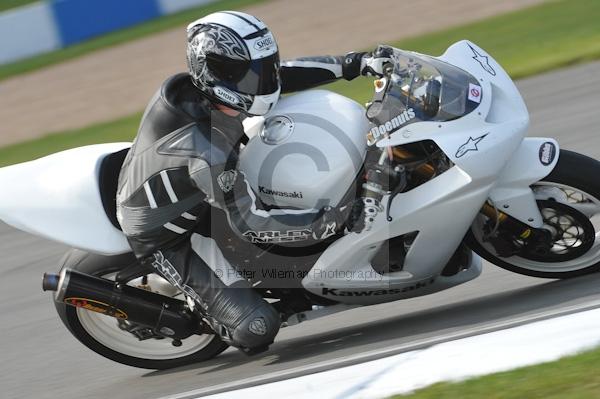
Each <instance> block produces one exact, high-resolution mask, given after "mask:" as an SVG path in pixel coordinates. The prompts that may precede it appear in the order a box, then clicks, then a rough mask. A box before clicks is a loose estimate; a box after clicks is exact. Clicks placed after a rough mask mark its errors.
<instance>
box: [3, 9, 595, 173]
mask: <svg viewBox="0 0 600 399" xmlns="http://www.w3.org/2000/svg"><path fill="white" fill-rule="evenodd" d="M255 1H256V0H225V1H223V2H221V3H218V6H217V5H214V6H212V7H215V8H235V7H241V6H243V5H245V4H250V3H253V2H255ZM203 10H204V11H202V12H200V11H192V12H191V14H193V15H195V16H197V15H198V14H202V13H205V12H209V11H211V10H212V9H210V10H209V9H208V8H203ZM191 14H187V12H186V13H182V14H178V16H175V17H173V18H178V21H179V22H177V23H183V22H184V21H185V22H188V21H189V20H190V19H191ZM598 20H600V1H597V0H570V1H553V2H549V3H545V4H542V5H540V6H536V7H532V8H529V9H524V10H520V11H516V12H512V13H509V14H505V15H501V16H498V17H494V18H490V19H486V20H483V21H480V22H476V23H472V24H468V25H465V26H461V27H457V28H451V29H447V30H444V31H441V32H436V33H432V34H428V35H424V36H420V37H415V38H409V39H405V40H401V41H399V42H395V43H391V44H392V45H394V46H396V47H400V48H405V49H410V50H415V51H419V52H422V53H428V54H433V55H439V54H441V53H443V51H444V50H445V49H446V48H447V47H448V46H449V45H450V44H452V43H454V42H456V41H458V40H462V39H465V38H468V39H470V40H472V41H473V42H475V43H477V44H478V45H480V46H481V47H483V48H484V49H486V50H487V51H488V52H489V53H491V54H492V55H493V56H494V57H495V58H496V59H497V60H498V61H499V62H500V63H501V64H502V65H503V66H504V67H505V68H506V69H507V71H508V72H509V73H510V74H511V75H512V76H513V77H523V76H527V75H530V74H534V73H537V72H541V71H546V70H550V69H553V68H557V67H561V66H565V65H570V64H574V63H578V62H582V61H586V60H591V59H595V58H600V23H599V22H597V21H598ZM154 23H157V24H164V25H163V28H166V27H167V26H166V25H168V24H171V23H172V22H167V21H162V20H158V21H155V22H154ZM170 26H172V25H170ZM170 26H168V27H170ZM132 29H133V31H134V32H137V33H135V34H136V35H138V36H139V35H141V34H142V32H146V33H147V32H148V29H149V28H148V27H145V25H140V26H139V27H136V28H132ZM154 29H156V28H154ZM120 34H125V33H119V34H118V35H120ZM127 35H129V36H131V35H133V33H132V32H130V33H128V34H127ZM119 37H120V39H119V40H121V41H123V40H126V39H125V38H124V37H123V36H119ZM97 40H98V41H102V40H108V39H97ZM111 40H113V43H114V40H116V39H111ZM97 45H99V44H97ZM105 45H109V44H105ZM82 46H83V45H82ZM57 62H58V61H57ZM0 76H1V69H0ZM372 87H373V86H372V80H371V79H364V78H362V79H361V78H358V79H356V80H355V81H353V82H346V81H340V82H336V83H334V84H331V85H329V86H326V88H328V89H331V90H335V91H337V92H339V93H341V94H344V95H346V96H348V97H351V98H354V99H355V100H357V101H359V102H361V103H364V102H365V101H367V100H368V99H369V98H370V97H371V94H372ZM137 117H138V115H135V116H131V117H128V118H124V119H120V120H118V121H114V122H111V123H108V124H101V125H95V126H92V127H89V128H86V129H78V130H75V131H71V132H63V133H59V134H56V135H52V136H49V137H46V138H43V139H40V140H34V141H30V142H26V143H22V144H18V145H15V146H11V147H6V148H4V149H0V165H8V164H11V163H15V162H20V161H25V160H28V159H32V158H35V157H39V156H42V155H46V154H50V153H52V152H55V151H57V150H59V149H64V148H70V147H76V146H79V145H83V144H87V143H93V142H108V141H115V140H128V139H130V138H131V137H132V136H133V135H134V134H135V130H136V126H137V120H136V118H137Z"/></svg>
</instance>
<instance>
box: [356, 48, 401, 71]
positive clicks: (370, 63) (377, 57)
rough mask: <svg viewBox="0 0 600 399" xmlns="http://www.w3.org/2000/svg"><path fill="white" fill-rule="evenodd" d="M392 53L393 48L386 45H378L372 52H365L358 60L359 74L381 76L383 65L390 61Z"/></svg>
mask: <svg viewBox="0 0 600 399" xmlns="http://www.w3.org/2000/svg"><path fill="white" fill-rule="evenodd" d="M392 53H393V50H392V49H391V47H388V46H379V47H377V48H376V49H375V51H373V52H372V53H366V54H365V55H363V57H362V59H361V62H360V74H361V75H363V76H375V77H378V78H381V77H383V75H384V68H385V66H386V65H388V64H391V62H392V59H391V56H392Z"/></svg>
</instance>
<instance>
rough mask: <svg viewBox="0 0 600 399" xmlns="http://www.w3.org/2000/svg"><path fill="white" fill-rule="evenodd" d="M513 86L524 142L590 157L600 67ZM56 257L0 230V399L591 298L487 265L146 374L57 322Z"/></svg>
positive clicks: (351, 344)
mask: <svg viewBox="0 0 600 399" xmlns="http://www.w3.org/2000/svg"><path fill="white" fill-rule="evenodd" d="M519 87H520V88H521V90H522V93H523V95H524V97H525V99H526V102H527V104H528V106H529V108H530V111H531V116H532V120H531V126H532V127H531V133H530V135H538V136H551V137H556V138H557V139H558V140H559V142H560V143H561V145H562V147H563V148H569V149H572V150H576V151H580V152H582V153H584V154H587V155H590V156H594V157H597V158H600V134H598V133H599V132H598V126H600V112H598V103H599V101H598V99H597V98H598V96H597V93H598V92H600V63H593V64H588V65H584V66H579V67H575V68H571V69H565V70H561V71H558V72H554V73H550V74H546V75H541V76H538V77H534V78H531V79H527V80H524V81H521V82H519ZM3 189H6V188H3ZM448 234H452V232H451V231H449V232H448ZM64 251H65V248H64V247H63V246H61V245H57V244H55V243H51V242H49V241H45V240H42V239H39V238H36V237H33V236H31V235H28V234H26V233H22V232H19V231H16V230H14V229H12V228H9V227H7V226H5V225H0V253H1V254H2V258H0V259H1V260H0V337H1V340H0V364H1V366H0V367H1V372H0V398H32V397H35V398H37V399H41V398H62V399H70V398H114V399H117V398H157V397H162V396H166V395H175V394H179V393H182V392H186V391H190V390H195V389H200V388H203V389H206V388H211V387H214V386H218V385H221V384H226V383H229V384H231V383H236V382H239V381H243V380H245V379H249V378H250V379H252V378H258V379H259V380H260V379H264V378H265V376H268V378H269V379H274V378H278V377H277V374H276V373H286V372H289V371H290V370H292V373H293V374H298V373H306V372H308V371H311V370H314V367H319V368H320V369H323V368H331V367H335V366H336V365H339V364H340V363H351V362H353V361H356V357H357V356H360V355H361V354H366V355H365V356H368V357H369V358H373V357H376V356H379V355H381V354H380V353H378V352H379V351H381V350H391V351H396V352H398V351H402V350H407V349H410V348H412V347H419V346H423V345H427V344H430V343H431V342H434V341H436V340H444V339H449V338H450V337H452V336H461V335H470V334H473V333H476V332H479V331H485V330H493V329H498V328H502V327H503V326H506V325H507V324H511V323H522V322H524V321H526V320H528V319H530V318H536V317H549V315H550V314H551V313H553V312H559V313H560V312H569V311H571V310H572V308H573V307H586V306H594V303H597V302H599V301H600V275H593V276H586V277H583V278H578V279H573V280H568V281H548V280H541V279H534V278H527V277H523V276H519V275H516V274H512V273H509V272H505V271H503V270H501V269H499V268H497V267H494V266H492V265H490V264H485V267H484V273H483V275H482V276H481V277H480V278H479V279H476V280H474V281H472V282H469V283H467V284H465V285H462V286H460V287H457V288H453V289H451V290H448V291H445V292H442V293H439V294H434V295H430V296H427V297H422V298H417V299H412V300H406V301H400V302H396V303H389V304H383V305H378V306H372V307H368V308H360V309H355V310H352V311H348V312H344V313H339V314H336V315H333V316H329V317H327V318H323V319H319V320H317V321H312V322H307V323H303V324H300V325H298V326H295V327H290V328H286V329H283V330H282V331H281V333H280V336H279V337H278V339H277V342H276V343H275V344H274V345H273V346H272V348H271V350H270V351H269V352H267V353H265V354H263V355H260V356H257V357H253V358H247V357H245V356H244V355H242V354H240V353H238V352H237V351H235V350H228V351H226V352H224V353H223V354H221V355H220V356H218V357H217V358H215V359H213V360H211V361H209V362H206V363H202V364H196V365H191V366H188V367H184V368H180V369H175V370H170V371H161V372H152V371H147V370H141V369H135V368H130V367H127V366H122V365H120V364H117V363H113V362H111V361H109V360H106V359H104V358H102V357H100V356H98V355H96V354H95V353H93V352H91V351H90V350H88V349H87V348H85V347H84V346H82V345H81V344H80V343H79V342H78V341H76V340H75V338H73V337H72V336H70V334H69V333H68V332H67V330H66V329H65V328H64V326H63V325H62V324H61V322H60V320H59V319H58V317H57V315H56V313H55V311H54V307H53V305H52V303H51V298H50V294H48V293H43V292H42V291H41V284H40V283H41V277H42V273H43V272H45V271H55V270H56V263H57V260H58V258H59V257H60V255H61V254H62V253H63V252H64ZM543 338H544V332H543V331H540V339H543ZM483 355H484V354H482V356H483ZM323 362H324V363H323ZM459 366H460V365H457V367H459ZM273 373H275V374H273ZM257 381H258V380H252V381H251V382H252V383H256V382H257ZM184 396H185V395H184Z"/></svg>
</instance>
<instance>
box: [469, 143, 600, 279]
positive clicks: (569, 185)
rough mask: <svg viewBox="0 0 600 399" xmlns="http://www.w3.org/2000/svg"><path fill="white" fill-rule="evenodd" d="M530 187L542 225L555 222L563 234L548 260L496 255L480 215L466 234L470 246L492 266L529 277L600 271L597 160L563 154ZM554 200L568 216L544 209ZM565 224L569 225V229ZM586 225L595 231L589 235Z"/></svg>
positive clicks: (599, 195) (565, 152)
mask: <svg viewBox="0 0 600 399" xmlns="http://www.w3.org/2000/svg"><path fill="white" fill-rule="evenodd" d="M531 188H532V189H533V191H534V193H535V195H536V199H537V200H538V204H539V206H540V208H541V209H540V210H541V211H542V216H544V221H545V224H546V227H548V226H549V225H550V224H554V226H559V228H560V229H561V231H563V230H564V232H565V233H564V234H565V235H564V236H563V239H562V240H558V241H556V242H555V243H554V244H555V245H553V248H552V251H556V253H554V254H552V256H548V257H547V260H546V261H544V259H543V257H535V256H529V257H524V256H517V255H513V256H510V257H499V256H498V255H497V254H496V251H495V250H494V248H493V246H492V245H491V244H490V243H489V242H485V240H484V239H483V235H484V233H483V225H484V223H485V222H486V220H487V218H486V216H484V215H481V214H480V215H478V216H477V218H476V219H475V221H474V223H473V225H472V226H471V229H470V230H469V232H468V233H467V237H466V241H467V244H468V245H469V247H470V248H471V249H472V250H473V251H475V252H476V253H477V254H478V255H479V256H481V257H482V258H484V259H486V260H487V261H489V262H490V263H493V264H495V265H497V266H500V267H502V268H503V269H506V270H509V271H511V272H515V273H519V274H523V275H527V276H532V277H541V278H552V279H565V278H572V277H577V276H582V275H585V274H590V273H595V272H598V271H600V162H598V161H596V160H595V159H592V158H589V157H587V156H585V155H582V154H578V153H576V152H573V151H568V150H561V151H560V157H559V160H558V163H557V165H556V166H555V168H554V170H553V171H552V173H550V175H548V176H547V177H545V178H544V179H542V180H541V181H539V182H538V183H535V184H533V185H532V186H531ZM552 201H557V202H559V203H560V204H558V206H556V208H557V209H561V208H562V209H567V210H569V209H570V215H569V214H568V213H566V214H563V215H558V216H557V215H556V213H557V212H556V211H554V212H553V211H552V210H550V211H548V209H550V208H544V205H543V204H546V205H548V204H550V207H551V206H552V205H551V204H552ZM565 205H566V206H567V207H569V208H565V207H564V206H565ZM582 217H583V219H584V220H582ZM586 218H587V220H586ZM577 220H579V222H577ZM588 221H589V222H588ZM568 223H571V224H572V225H571V226H570V227H569V225H568ZM590 227H591V228H593V231H591V235H590ZM584 230H585V233H584ZM577 232H580V233H579V234H580V235H581V236H578V235H577V234H578V233H577ZM586 234H587V237H586ZM568 247H571V248H572V250H573V252H574V253H575V254H576V255H577V256H576V257H572V256H571V257H569V256H563V259H564V261H560V259H561V251H563V252H564V251H565V248H567V249H568ZM582 249H584V250H585V251H582ZM577 251H578V252H577ZM582 252H583V253H582ZM557 254H558V255H557Z"/></svg>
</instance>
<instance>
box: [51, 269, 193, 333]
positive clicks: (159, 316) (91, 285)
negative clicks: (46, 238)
mask: <svg viewBox="0 0 600 399" xmlns="http://www.w3.org/2000/svg"><path fill="white" fill-rule="evenodd" d="M42 288H43V290H44V291H56V295H55V297H54V300H55V301H57V302H63V303H66V304H67V305H70V306H75V307H80V308H83V309H87V310H89V311H92V312H98V313H102V314H105V315H108V316H112V317H116V318H118V319H122V320H127V321H129V322H132V323H135V324H139V325H143V326H145V327H149V328H151V329H153V330H154V332H155V333H157V334H160V335H162V336H165V337H169V338H173V339H184V338H187V337H189V336H190V335H193V334H201V333H202V331H201V326H202V322H201V321H200V320H199V319H198V318H197V317H196V316H195V315H193V314H191V313H190V312H189V311H188V310H187V308H186V306H185V302H183V301H180V300H178V299H174V298H171V297H168V296H164V295H159V294H155V293H153V292H150V291H146V290H143V289H141V288H136V287H131V286H129V285H126V284H120V283H116V282H114V281H111V280H107V279H104V278H100V277H95V276H91V275H89V274H83V273H80V272H77V271H75V270H70V269H63V270H62V272H61V273H60V275H56V274H47V273H46V274H44V279H43V282H42Z"/></svg>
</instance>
